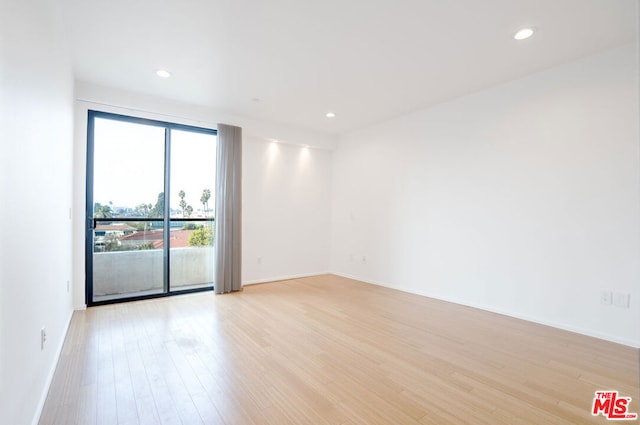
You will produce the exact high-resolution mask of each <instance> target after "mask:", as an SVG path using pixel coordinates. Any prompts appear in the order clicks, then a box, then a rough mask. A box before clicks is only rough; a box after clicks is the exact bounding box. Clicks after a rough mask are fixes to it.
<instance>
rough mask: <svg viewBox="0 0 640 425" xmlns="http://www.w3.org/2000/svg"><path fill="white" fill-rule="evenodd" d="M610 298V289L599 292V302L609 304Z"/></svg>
mask: <svg viewBox="0 0 640 425" xmlns="http://www.w3.org/2000/svg"><path fill="white" fill-rule="evenodd" d="M611 299H612V296H611V291H602V292H600V304H606V305H610V304H611Z"/></svg>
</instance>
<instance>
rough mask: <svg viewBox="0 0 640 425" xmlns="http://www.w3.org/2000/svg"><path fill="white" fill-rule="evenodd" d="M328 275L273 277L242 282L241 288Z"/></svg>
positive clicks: (320, 273) (321, 273) (312, 274)
mask: <svg viewBox="0 0 640 425" xmlns="http://www.w3.org/2000/svg"><path fill="white" fill-rule="evenodd" d="M329 273H330V272H317V273H305V274H295V275H288V276H274V277H269V278H265V279H256V280H247V281H244V282H242V286H245V285H256V284H259V283H269V282H277V281H279V280H291V279H300V278H303V277H313V276H322V275H324V274H329Z"/></svg>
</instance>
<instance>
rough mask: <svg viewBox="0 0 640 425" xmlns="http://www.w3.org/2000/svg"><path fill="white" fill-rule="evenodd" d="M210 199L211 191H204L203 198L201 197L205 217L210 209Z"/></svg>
mask: <svg viewBox="0 0 640 425" xmlns="http://www.w3.org/2000/svg"><path fill="white" fill-rule="evenodd" d="M209 198H211V191H210V190H209V189H205V190H203V191H202V196H201V197H200V203H201V204H202V208H203V209H204V215H205V216H206V215H207V210H208V209H209Z"/></svg>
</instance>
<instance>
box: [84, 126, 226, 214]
mask: <svg viewBox="0 0 640 425" xmlns="http://www.w3.org/2000/svg"><path fill="white" fill-rule="evenodd" d="M171 150H172V152H171V193H170V196H171V200H170V202H171V208H174V209H179V206H178V203H179V202H180V198H178V192H179V191H180V190H184V191H185V193H186V197H185V201H186V202H187V204H188V205H191V206H192V207H193V210H194V211H198V210H202V204H201V203H200V197H201V196H202V191H203V190H204V189H209V190H211V198H210V199H209V209H213V208H214V200H215V167H216V137H215V136H212V135H209V134H201V133H190V132H186V131H180V130H172V131H171ZM94 158H95V159H94V196H93V200H94V202H100V203H101V204H108V203H109V201H111V202H113V206H114V207H131V208H135V207H136V206H137V205H140V204H142V203H146V204H151V206H152V207H153V206H154V205H155V203H156V201H157V199H158V194H159V193H160V192H163V191H164V187H163V186H164V128H161V127H151V126H146V125H141V124H135V123H129V122H123V121H115V120H109V119H102V118H96V120H95V138H94Z"/></svg>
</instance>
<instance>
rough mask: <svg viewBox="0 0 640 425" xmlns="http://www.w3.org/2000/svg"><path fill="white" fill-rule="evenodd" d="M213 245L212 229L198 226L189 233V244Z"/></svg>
mask: <svg viewBox="0 0 640 425" xmlns="http://www.w3.org/2000/svg"><path fill="white" fill-rule="evenodd" d="M211 245H213V229H212V228H209V227H200V228H198V229H196V230H194V231H193V232H191V234H190V235H189V246H211Z"/></svg>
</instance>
